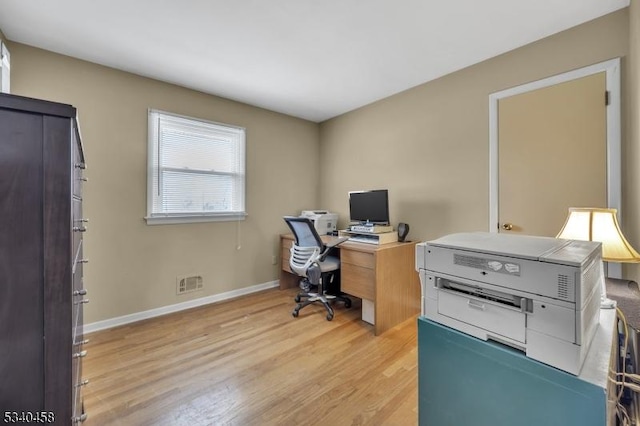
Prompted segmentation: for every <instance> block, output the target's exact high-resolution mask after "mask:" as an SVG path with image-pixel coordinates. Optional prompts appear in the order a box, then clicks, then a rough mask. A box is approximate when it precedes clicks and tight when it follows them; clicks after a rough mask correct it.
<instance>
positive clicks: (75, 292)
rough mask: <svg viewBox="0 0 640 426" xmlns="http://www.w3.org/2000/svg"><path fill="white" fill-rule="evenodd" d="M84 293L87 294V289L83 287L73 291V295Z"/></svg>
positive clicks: (82, 294)
mask: <svg viewBox="0 0 640 426" xmlns="http://www.w3.org/2000/svg"><path fill="white" fill-rule="evenodd" d="M85 294H87V290H86V289H84V288H83V289H82V290H76V291H74V292H73V295H74V296H84V295H85Z"/></svg>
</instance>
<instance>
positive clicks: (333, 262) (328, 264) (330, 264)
mask: <svg viewBox="0 0 640 426" xmlns="http://www.w3.org/2000/svg"><path fill="white" fill-rule="evenodd" d="M318 264H319V265H320V271H321V272H329V271H336V270H337V269H339V268H340V259H338V258H337V257H334V256H327V257H325V259H324V261H322V262H319V263H318Z"/></svg>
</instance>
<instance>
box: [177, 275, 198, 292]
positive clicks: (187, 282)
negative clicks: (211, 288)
mask: <svg viewBox="0 0 640 426" xmlns="http://www.w3.org/2000/svg"><path fill="white" fill-rule="evenodd" d="M203 287H204V284H203V282H202V276H200V275H185V276H182V277H177V278H176V293H177V294H184V293H191V292H192V291H198V290H202V288H203Z"/></svg>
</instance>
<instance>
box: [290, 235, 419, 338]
mask: <svg viewBox="0 0 640 426" xmlns="http://www.w3.org/2000/svg"><path fill="white" fill-rule="evenodd" d="M333 238H337V237H331V236H323V237H322V239H323V240H324V241H325V242H330V241H331V239H333ZM293 241H294V237H293V235H292V234H284V235H281V236H280V253H281V259H282V267H281V271H280V288H281V289H285V288H292V287H296V286H297V285H298V282H299V281H300V278H299V277H297V276H296V275H295V274H293V273H292V272H291V269H289V248H290V247H291V245H292V244H293ZM415 246H416V242H405V243H398V242H395V243H389V244H381V245H376V244H365V243H356V242H351V241H347V242H345V243H342V244H340V246H339V252H340V271H341V272H340V287H341V290H342V292H344V293H347V294H349V295H351V296H355V297H358V298H360V299H363V306H373V325H374V333H375V335H376V336H377V335H379V334H381V333H383V332H385V331H386V330H388V329H390V328H392V327H394V326H395V325H397V324H399V323H401V322H403V321H404V320H406V319H408V318H410V317H412V316H413V315H416V314H419V313H420V300H421V297H422V296H421V290H420V280H419V277H418V273H417V272H416V270H415Z"/></svg>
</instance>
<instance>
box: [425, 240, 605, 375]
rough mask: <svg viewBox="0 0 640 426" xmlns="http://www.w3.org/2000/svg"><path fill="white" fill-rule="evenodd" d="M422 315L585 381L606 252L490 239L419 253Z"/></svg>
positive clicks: (590, 246) (585, 245)
mask: <svg viewBox="0 0 640 426" xmlns="http://www.w3.org/2000/svg"><path fill="white" fill-rule="evenodd" d="M416 269H417V270H418V272H419V274H420V282H421V285H422V315H424V316H426V317H427V318H429V319H430V320H432V321H435V322H438V323H440V324H444V325H446V326H448V327H451V328H454V329H456V330H459V331H462V332H464V333H467V334H470V335H472V336H475V337H477V338H480V339H483V340H489V339H491V340H494V341H498V342H501V343H504V344H507V345H509V346H512V347H515V348H517V349H520V350H522V351H524V352H525V353H526V355H527V356H528V357H530V358H533V359H535V360H538V361H540V362H543V363H545V364H549V365H551V366H553V367H556V368H558V369H561V370H564V371H567V372H569V373H571V374H575V375H577V374H579V373H580V369H581V368H582V364H583V361H584V359H585V355H586V353H587V351H588V349H589V345H590V343H591V340H592V339H593V336H594V334H595V332H596V330H597V327H598V323H599V318H600V292H601V289H600V288H601V280H603V279H604V275H603V270H602V249H601V244H600V243H598V242H592V241H574V240H561V239H556V238H548V237H533V236H523V235H512V234H497V233H488V232H476V233H461V234H451V235H447V236H444V237H442V238H439V239H437V240H434V241H428V242H423V243H420V244H418V245H417V246H416Z"/></svg>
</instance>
